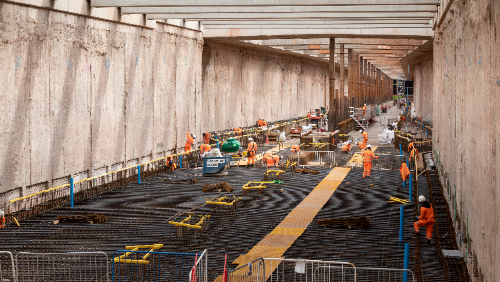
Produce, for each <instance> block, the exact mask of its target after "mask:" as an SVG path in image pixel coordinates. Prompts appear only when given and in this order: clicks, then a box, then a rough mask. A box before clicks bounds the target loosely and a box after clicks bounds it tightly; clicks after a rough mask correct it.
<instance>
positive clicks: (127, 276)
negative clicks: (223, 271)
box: [111, 250, 207, 282]
mask: <svg viewBox="0 0 500 282" xmlns="http://www.w3.org/2000/svg"><path fill="white" fill-rule="evenodd" d="M202 256H204V257H202ZM206 259H207V258H206V254H205V255H202V254H198V255H197V254H190V253H167V252H150V251H130V250H119V251H115V252H114V253H113V259H112V263H113V264H112V271H111V277H112V281H113V282H122V281H123V282H126V281H127V282H129V281H134V282H153V281H154V282H160V281H179V282H180V281H191V279H190V278H191V277H190V276H191V275H192V270H193V267H194V265H195V263H196V262H197V261H198V262H200V261H203V260H205V261H206ZM205 261H203V265H201V264H199V265H197V268H199V269H196V273H197V276H204V275H203V274H202V273H200V270H201V271H203V272H205V271H206V269H205V264H206V262H205ZM200 278H202V277H198V279H196V281H202V280H201V279H200Z"/></svg>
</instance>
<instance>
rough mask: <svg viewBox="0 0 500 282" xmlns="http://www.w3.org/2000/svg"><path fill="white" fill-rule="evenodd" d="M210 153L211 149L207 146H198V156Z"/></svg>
mask: <svg viewBox="0 0 500 282" xmlns="http://www.w3.org/2000/svg"><path fill="white" fill-rule="evenodd" d="M210 151H212V147H211V146H210V145H208V144H202V145H201V146H200V155H203V154H205V153H206V152H210Z"/></svg>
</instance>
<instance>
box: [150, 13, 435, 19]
mask: <svg viewBox="0 0 500 282" xmlns="http://www.w3.org/2000/svg"><path fill="white" fill-rule="evenodd" d="M435 16H436V13H432V12H408V13H404V12H394V13H369V12H365V13H363V12H359V13H358V12H343V13H332V12H324V13H323V12H321V13H319V12H318V13H199V14H198V13H189V14H175V13H165V14H147V16H146V17H147V18H148V19H150V20H160V19H189V20H196V21H200V20H221V19H259V20H260V19H263V20H269V19H336V18H341V19H347V18H372V19H384V18H404V17H409V18H412V19H417V18H421V19H429V20H430V19H432V18H434V17H435Z"/></svg>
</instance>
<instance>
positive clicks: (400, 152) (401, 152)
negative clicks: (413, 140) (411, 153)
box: [399, 143, 403, 159]
mask: <svg viewBox="0 0 500 282" xmlns="http://www.w3.org/2000/svg"><path fill="white" fill-rule="evenodd" d="M399 154H400V155H401V159H403V148H401V143H400V144H399Z"/></svg>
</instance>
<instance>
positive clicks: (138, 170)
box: [137, 165, 141, 184]
mask: <svg viewBox="0 0 500 282" xmlns="http://www.w3.org/2000/svg"><path fill="white" fill-rule="evenodd" d="M137 184H141V166H140V165H138V166H137Z"/></svg>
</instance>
